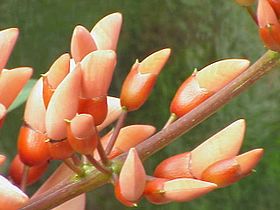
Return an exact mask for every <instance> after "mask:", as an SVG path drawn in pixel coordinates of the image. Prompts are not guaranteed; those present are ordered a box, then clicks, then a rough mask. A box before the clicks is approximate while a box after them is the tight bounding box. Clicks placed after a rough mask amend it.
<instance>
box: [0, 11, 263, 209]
mask: <svg viewBox="0 0 280 210" xmlns="http://www.w3.org/2000/svg"><path fill="white" fill-rule="evenodd" d="M121 25H122V16H121V14H119V13H113V14H110V15H108V16H106V17H104V18H103V19H101V20H100V21H99V22H98V23H97V24H96V25H95V26H94V27H93V29H92V30H91V32H89V31H88V30H87V29H86V28H85V27H83V26H77V27H76V28H75V29H74V32H73V35H72V39H71V46H70V51H71V54H68V53H65V54H63V55H61V56H60V57H59V58H57V60H56V61H55V62H54V63H53V64H52V65H51V67H50V68H49V70H48V71H47V72H46V73H45V74H43V75H42V77H41V78H40V79H39V80H38V81H37V82H36V84H35V85H34V87H33V89H32V90H31V93H30V95H29V97H28V99H27V103H26V107H25V111H24V122H23V124H22V126H21V128H20V132H19V136H18V154H17V155H16V156H15V158H14V160H13V161H12V164H11V166H10V171H9V175H10V177H11V179H12V181H13V182H14V183H15V184H16V185H21V187H22V189H24V187H25V185H28V184H32V183H34V182H35V181H37V180H38V179H39V178H40V177H41V176H42V174H44V172H45V170H46V169H47V167H48V164H49V162H50V161H51V160H63V161H64V163H65V165H67V166H68V167H69V168H70V169H72V171H69V170H65V169H64V168H65V165H62V166H61V167H59V168H58V169H57V171H56V172H55V174H54V175H53V176H51V177H50V178H49V179H48V180H47V182H46V183H45V184H44V185H43V186H42V187H41V188H40V189H39V190H38V192H37V193H35V194H34V195H33V197H36V196H37V195H39V194H41V193H42V192H45V191H46V190H47V189H49V188H50V187H52V186H54V185H55V184H56V183H58V182H59V181H61V180H63V179H64V178H65V177H67V176H73V174H74V172H75V173H76V174H77V175H78V176H80V177H83V176H86V173H87V172H86V170H85V167H84V166H85V165H86V166H88V165H90V166H91V167H92V166H94V167H95V168H96V169H97V170H99V171H100V172H102V173H106V174H109V175H110V176H112V179H113V183H114V186H115V195H116V198H117V199H118V200H119V201H121V202H122V203H123V204H125V205H126V206H135V205H137V203H138V202H139V200H140V199H141V198H142V197H143V196H144V197H146V198H147V199H148V200H149V201H150V202H152V203H154V204H165V203H169V202H184V201H190V200H192V199H195V198H197V197H200V196H202V195H204V194H206V193H208V192H210V191H212V190H214V189H216V188H217V187H224V186H227V185H230V184H232V183H234V182H236V181H238V180H239V179H241V178H243V177H244V176H247V175H248V174H250V173H251V171H252V169H253V168H254V167H255V166H256V164H257V163H258V162H259V160H260V158H261V156H262V154H263V150H262V149H256V150H252V151H250V152H248V153H245V154H242V155H238V152H239V149H240V146H241V143H242V140H243V135H244V132H245V122H244V120H239V121H236V122H235V123H233V124H232V125H230V126H228V127H227V128H225V129H224V130H222V131H221V132H219V133H217V134H216V135H214V136H213V137H211V138H210V139H208V140H207V141H205V142H204V143H203V144H201V145H200V146H198V147H197V148H195V149H194V150H192V151H191V152H186V153H183V154H179V155H176V156H174V157H171V158H168V159H167V160H165V161H163V162H162V163H160V164H159V165H158V167H157V168H156V169H155V172H154V174H153V176H147V175H146V172H145V169H144V167H143V165H142V162H141V159H140V157H139V156H138V153H137V150H136V149H135V148H134V147H137V145H138V144H140V143H141V142H143V141H144V140H145V139H147V138H149V137H150V136H151V135H153V134H154V132H155V128H154V127H153V126H150V125H130V126H124V120H125V117H126V115H127V113H128V112H131V111H135V110H137V109H139V108H140V107H141V106H142V105H143V104H144V103H145V101H146V100H147V98H148V96H149V95H150V92H151V91H152V89H153V87H154V85H155V82H156V79H157V77H158V75H159V73H160V72H161V70H162V69H163V67H164V65H165V64H166V62H167V60H168V58H169V56H170V53H171V50H170V49H169V48H166V49H162V50H159V51H157V52H155V53H153V54H151V55H150V56H148V57H147V58H145V59H144V60H143V61H141V62H139V61H138V60H136V62H135V63H134V64H133V65H132V67H131V70H130V72H129V74H128V76H127V77H126V79H125V80H124V83H123V85H122V89H121V94H120V98H115V97H110V96H108V90H109V87H110V84H111V80H112V76H113V72H114V69H115V66H116V63H117V56H116V52H115V51H116V47H117V42H118V37H119V33H120V30H121ZM17 33H18V32H17V30H16V29H8V30H5V31H2V32H0V50H1V51H3V52H4V53H3V54H2V55H1V59H0V69H1V70H2V68H3V67H4V66H5V64H6V62H7V59H8V57H9V54H10V52H11V50H12V48H13V46H14V43H15V41H16V38H17ZM248 66H249V61H248V60H245V59H226V60H222V61H218V62H215V63H213V64H211V65H209V66H206V67H205V68H203V69H202V70H201V71H195V72H194V73H193V74H192V75H191V76H190V77H189V78H188V79H187V80H186V81H185V82H184V83H183V84H182V86H181V87H180V88H179V89H178V91H177V93H176V94H175V97H174V99H173V100H172V102H171V105H170V112H171V116H173V117H174V116H175V118H174V120H175V119H177V118H178V117H182V116H183V115H185V114H186V113H188V112H189V111H191V110H192V109H194V108H195V107H197V106H198V105H199V104H200V103H202V102H203V101H205V100H206V99H207V98H209V97H210V96H212V95H214V94H215V93H217V92H218V91H219V90H221V89H222V88H223V87H224V86H226V85H227V84H228V83H229V82H230V81H232V80H233V79H234V78H236V77H238V76H239V75H240V74H242V72H243V71H244V70H246V69H247V68H248ZM31 74H32V69H30V68H27V67H25V68H18V69H13V70H5V69H4V70H2V72H1V74H0V120H1V121H2V120H3V117H4V115H5V113H6V109H7V108H8V106H9V105H10V103H11V102H12V101H13V100H14V98H15V97H16V95H17V94H18V92H19V90H20V89H21V88H22V87H23V85H24V84H25V83H26V81H27V80H28V79H29V78H30V76H31ZM11 79H12V80H13V81H14V82H13V83H11V82H9V81H10V80H11ZM15 81H16V82H15ZM11 84H13V86H11ZM4 91H5V92H6V91H9V92H11V93H12V94H4ZM117 119H118V121H117V123H116V126H115V128H114V129H113V130H112V131H110V132H109V133H107V134H105V135H104V136H103V137H100V131H102V130H103V129H104V128H105V127H107V126H108V125H110V124H111V123H112V122H114V121H115V120H117ZM174 120H173V121H174ZM1 121H0V122H1ZM173 121H172V120H171V121H169V122H168V123H167V125H166V126H168V125H169V124H170V123H172V122H173ZM125 152H128V155H127V158H126V160H125V161H124V163H123V166H122V169H121V170H120V173H119V171H117V170H114V168H113V165H112V164H114V163H112V162H113V161H112V162H111V160H112V159H113V158H115V157H117V156H119V155H120V154H122V153H125ZM2 159H3V158H2V156H0V163H1V162H2V161H3V160H2ZM0 179H1V180H0V182H1V183H3V184H1V186H0V188H1V189H2V185H3V186H7V187H5V188H7V189H5V190H6V191H5V190H4V191H3V192H10V191H9V190H11V191H13V193H14V194H13V193H11V194H12V195H14V198H11V197H10V196H8V197H7V199H4V200H3V199H2V198H0V204H2V203H1V202H8V203H9V205H14V206H11V207H10V206H9V209H17V208H18V207H19V206H20V205H22V203H23V202H25V201H26V200H27V199H28V197H27V196H26V195H25V194H24V193H23V192H21V191H20V190H19V189H18V188H16V187H15V186H13V185H12V184H11V183H7V182H8V181H7V180H5V179H4V178H3V179H2V177H0ZM0 195H1V196H2V193H0ZM9 199H15V201H14V200H9ZM84 200H85V196H84V194H83V195H81V196H79V197H78V198H75V199H74V200H71V201H69V202H67V203H65V204H63V205H64V208H65V209H69V206H71V208H72V209H73V205H74V206H75V205H78V206H79V208H75V209H84V206H85V201H84ZM11 203H13V204H11ZM3 205H4V204H3Z"/></svg>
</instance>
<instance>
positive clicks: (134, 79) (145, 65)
mask: <svg viewBox="0 0 280 210" xmlns="http://www.w3.org/2000/svg"><path fill="white" fill-rule="evenodd" d="M170 51H171V50H170V49H169V48H167V49H163V50H160V51H157V52H155V53H153V54H152V55H150V56H148V57H147V58H145V59H144V60H143V61H142V62H141V63H139V62H138V61H137V60H136V62H135V64H134V65H133V66H132V68H131V70H130V72H129V73H128V75H127V77H126V79H125V81H124V82H123V85H122V90H121V96H120V99H121V105H122V106H123V107H125V108H126V109H127V110H128V111H135V110H137V109H139V108H140V107H141V106H142V105H143V104H144V103H145V101H146V100H147V98H148V96H149V95H150V93H151V91H152V89H153V87H154V84H155V82H156V79H157V77H158V74H159V73H160V71H161V70H162V68H163V66H164V65H165V63H166V61H167V60H168V58H169V55H170Z"/></svg>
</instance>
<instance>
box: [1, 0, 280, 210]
mask: <svg viewBox="0 0 280 210" xmlns="http://www.w3.org/2000/svg"><path fill="white" fill-rule="evenodd" d="M116 11H118V12H121V13H122V14H123V17H124V24H123V29H122V32H121V36H120V42H119V45H118V65H117V69H116V73H115V76H114V82H113V84H112V88H111V94H112V95H115V96H118V94H119V90H120V86H121V83H122V81H123V79H124V77H125V74H126V73H127V72H128V70H129V69H130V66H131V65H132V64H133V62H134V60H135V59H136V58H139V59H140V60H141V59H143V58H144V57H146V56H147V55H149V54H150V53H152V52H154V51H156V50H158V49H161V48H165V47H170V48H172V57H171V59H170V61H169V62H168V64H167V66H166V68H165V69H164V71H163V73H162V75H161V76H160V78H159V79H158V83H157V86H156V88H155V90H154V91H153V93H152V95H151V97H150V99H149V101H148V102H147V103H146V104H145V105H144V107H143V108H142V109H141V110H140V111H138V112H136V113H131V115H130V116H129V119H128V124H131V123H150V124H154V125H156V126H157V127H158V128H159V129H160V127H161V126H162V125H163V124H164V122H165V120H166V119H167V118H168V115H169V111H168V106H169V103H170V100H171V99H172V96H173V94H174V92H175V91H176V89H177V88H178V86H179V85H180V83H181V82H182V81H184V79H185V78H186V77H187V76H188V75H190V74H191V73H192V71H193V69H194V68H198V69H200V68H202V67H203V66H205V65H207V64H209V63H211V62H213V61H216V60H219V59H223V58H231V57H235V58H248V59H249V60H251V61H252V62H254V61H255V60H256V59H257V58H258V57H259V56H260V55H261V54H262V53H263V52H264V51H265V49H264V48H263V46H262V44H261V43H260V42H259V38H258V35H257V29H256V26H255V25H254V23H253V21H252V20H251V19H250V18H249V16H248V15H247V14H246V12H245V10H244V9H243V8H241V7H239V6H237V5H236V4H235V3H234V0H229V1H224V0H215V1H211V0H201V1H196V0H177V1H171V0H154V1H148V0H144V1H132V0H130V1H129V0H126V1H124V0H121V1H114V0H103V1H97V0H91V1H90V0H84V1H75V0H68V1H65V0H64V1H59V0H41V1H38V0H9V1H8V0H1V2H0V28H1V29H4V28H8V27H19V28H20V38H19V40H18V42H17V45H16V48H15V50H14V52H13V54H12V56H11V59H10V61H9V64H8V67H9V68H12V67H16V66H32V67H34V69H35V73H34V78H38V77H39V75H40V74H41V73H44V72H45V71H47V69H48V68H49V67H50V65H51V64H52V62H53V61H54V60H55V59H56V58H57V57H58V56H59V55H61V54H62V53H64V52H69V45H70V39H71V33H72V31H73V29H74V27H75V26H76V25H77V24H81V25H84V26H85V27H87V28H88V29H91V28H92V27H93V25H94V23H96V22H97V21H98V20H99V19H100V18H101V17H103V16H105V15H107V14H109V13H112V12H116ZM279 83H280V72H279V68H278V69H275V70H274V71H273V72H271V73H270V74H269V75H268V76H266V77H265V78H263V79H262V80H260V81H258V82H257V84H256V85H254V86H253V87H252V88H250V89H249V90H248V91H247V92H245V93H243V94H242V95H241V96H239V97H237V98H236V99H234V100H233V101H232V102H231V103H230V104H228V105H226V106H225V107H224V108H222V109H221V110H220V111H219V112H218V113H217V114H215V115H213V116H212V117H210V118H209V119H208V120H206V121H205V122H204V123H202V124H201V125H199V126H198V127H196V128H195V129H193V130H192V131H191V132H189V133H187V134H186V135H184V136H183V137H181V138H180V139H178V140H177V141H176V142H175V143H173V144H172V145H170V146H169V147H168V148H165V149H164V150H162V151H161V152H159V153H158V154H157V155H156V156H154V157H152V158H151V159H150V160H148V161H147V162H146V167H147V169H148V171H149V172H150V173H152V169H153V168H154V167H155V166H156V164H157V163H159V161H161V160H162V159H164V158H166V157H168V156H171V155H174V154H176V153H179V152H184V151H187V150H190V149H192V148H193V147H194V146H195V145H198V144H199V143H201V142H202V141H203V140H205V139H206V138H208V137H209V136H210V135H212V134H214V133H215V132H217V131H218V130H220V129H222V128H223V127H225V126H226V125H228V124H229V123H231V122H233V121H234V120H236V119H238V118H245V119H246V120H247V125H248V126H247V134H246V138H245V142H244V145H243V148H242V151H247V150H249V149H253V148H258V147H264V148H265V151H266V152H265V156H264V158H263V160H262V161H261V163H260V164H259V166H258V167H257V172H256V173H254V174H253V175H252V176H250V177H248V178H246V179H244V180H242V181H240V182H239V183H237V184H235V185H233V186H230V187H228V188H225V189H219V190H216V191H214V192H212V193H210V194H209V195H206V196H204V197H202V198H200V199H197V200H195V201H193V202H189V203H175V204H168V205H164V206H155V205H152V204H149V203H147V202H146V201H143V202H141V203H140V205H139V209H146V210H149V209H153V210H156V209H162V210H164V209H166V210H167V209H168V210H177V209H178V210H179V209H189V210H197V209H199V210H210V209H215V210H231V209H254V210H264V209H266V210H267V209H277V207H279V206H280V200H279V198H278V195H279V194H280V185H279V184H278V182H279V180H280V175H279V174H280V166H279V162H280V153H279V148H280V132H279V131H280V106H279V104H280V96H279ZM22 114H23V109H22V107H21V108H20V109H16V110H15V111H13V112H11V113H9V115H8V117H7V119H6V122H5V124H4V127H3V128H2V129H1V131H0V132H1V133H0V138H1V141H0V152H1V153H4V154H6V155H8V156H9V161H11V158H12V157H13V155H14V154H15V153H16V150H15V148H16V138H17V132H18V130H19V127H20V125H21V123H22ZM34 114H36V113H34ZM9 161H8V162H9ZM7 165H8V163H6V165H5V166H6V167H7ZM6 167H4V168H2V169H1V170H2V171H5V170H6ZM36 187H37V186H35V187H34V188H36ZM33 190H34V189H33ZM112 191H113V190H112V187H111V186H105V187H102V188H101V189H98V190H97V191H95V192H91V193H89V194H88V203H87V209H90V210H92V209H94V210H98V209H100V210H101V209H125V207H123V206H122V205H121V204H119V203H118V202H117V201H115V199H114V198H113V197H114V196H113V193H112Z"/></svg>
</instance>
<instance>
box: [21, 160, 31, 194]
mask: <svg viewBox="0 0 280 210" xmlns="http://www.w3.org/2000/svg"><path fill="white" fill-rule="evenodd" d="M28 174H29V166H27V165H24V166H23V172H22V179H21V183H20V189H21V190H22V191H23V192H25V190H26V185H27V179H28Z"/></svg>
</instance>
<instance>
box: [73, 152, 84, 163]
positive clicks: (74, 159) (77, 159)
mask: <svg viewBox="0 0 280 210" xmlns="http://www.w3.org/2000/svg"><path fill="white" fill-rule="evenodd" d="M71 159H72V161H73V163H74V164H75V165H76V166H80V165H81V164H82V161H81V159H80V158H79V156H78V155H77V154H75V153H74V154H73V155H72V156H71Z"/></svg>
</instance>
